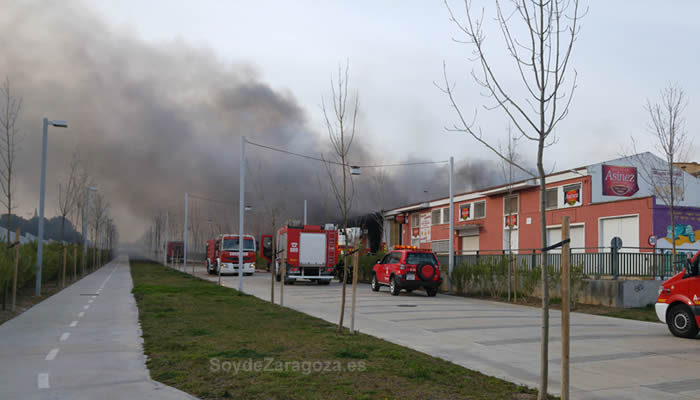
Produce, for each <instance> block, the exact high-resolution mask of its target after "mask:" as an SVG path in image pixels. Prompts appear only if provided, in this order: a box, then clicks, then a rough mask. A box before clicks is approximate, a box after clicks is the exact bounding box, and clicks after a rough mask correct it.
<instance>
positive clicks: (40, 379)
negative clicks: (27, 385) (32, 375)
mask: <svg viewBox="0 0 700 400" xmlns="http://www.w3.org/2000/svg"><path fill="white" fill-rule="evenodd" d="M36 386H37V387H38V388H39V389H48V388H50V387H51V386H49V374H48V373H46V372H41V373H39V375H37V377H36Z"/></svg>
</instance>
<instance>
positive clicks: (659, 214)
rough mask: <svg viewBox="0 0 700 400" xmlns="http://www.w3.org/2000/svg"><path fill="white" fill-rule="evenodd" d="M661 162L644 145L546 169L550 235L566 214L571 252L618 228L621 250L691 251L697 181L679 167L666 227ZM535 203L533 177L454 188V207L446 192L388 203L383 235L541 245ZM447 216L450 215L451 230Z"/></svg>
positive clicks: (697, 229) (467, 250)
mask: <svg viewBox="0 0 700 400" xmlns="http://www.w3.org/2000/svg"><path fill="white" fill-rule="evenodd" d="M667 170H668V169H667V168H666V167H665V163H664V161H663V160H661V159H660V158H658V157H656V156H654V155H652V154H650V153H643V154H640V155H637V156H633V157H626V158H621V159H617V160H611V161H607V162H603V163H598V164H593V165H589V166H585V167H581V168H576V169H572V170H567V171H563V172H557V173H553V174H550V175H548V176H547V177H546V180H545V182H546V187H547V192H546V198H545V202H546V205H547V207H546V208H547V235H548V242H549V243H550V244H551V243H554V242H557V241H559V240H560V238H561V220H562V217H563V216H565V215H567V216H569V218H570V221H571V240H572V242H571V247H572V251H574V252H598V251H609V246H610V241H611V239H612V238H613V237H616V236H617V237H620V238H621V239H622V241H623V246H624V248H623V250H622V251H625V250H627V251H640V249H641V251H653V250H654V249H657V250H661V251H667V250H668V249H669V248H670V247H671V245H672V240H676V245H677V247H678V248H679V249H680V250H681V251H687V252H694V251H697V249H698V248H700V240H696V233H697V234H700V207H699V206H700V181H699V180H698V179H697V178H695V177H694V176H693V175H691V174H688V173H687V172H685V171H683V170H680V169H678V170H677V171H676V172H675V173H674V178H675V181H676V182H680V184H679V185H678V186H677V187H676V191H677V192H676V193H677V196H676V197H677V198H678V199H679V200H677V201H676V208H677V212H676V219H675V220H676V224H677V226H676V231H675V232H671V228H670V213H669V209H668V207H667V206H666V205H665V204H664V203H663V201H662V200H661V198H660V197H658V196H656V193H657V192H658V191H659V190H667V191H668V190H670V189H669V187H668V181H669V179H667V178H668V175H669V173H668V172H667ZM664 174H665V175H664ZM664 177H665V178H664ZM664 185H666V186H665V187H664ZM674 186H676V185H674ZM539 207H540V191H539V185H538V181H537V180H536V179H529V180H525V181H520V182H515V183H513V184H510V185H501V186H497V187H492V188H488V189H483V190H477V191H473V192H469V193H462V194H458V195H455V196H454V210H453V213H452V215H450V212H449V198H447V197H445V198H440V199H435V200H432V201H427V202H424V203H419V204H414V205H409V206H405V207H399V208H396V209H393V210H389V211H388V212H386V213H385V224H384V231H385V236H384V240H385V241H386V242H387V243H388V244H389V246H393V245H398V244H408V245H415V246H419V247H421V248H432V249H433V251H435V252H438V253H446V252H448V251H449V245H448V243H449V242H448V239H449V235H450V234H453V235H454V250H455V251H456V252H457V254H474V252H476V251H477V250H478V251H480V252H484V253H485V252H487V251H502V250H503V249H508V248H511V249H514V251H515V252H517V251H518V250H516V249H519V250H520V251H529V250H531V249H539V248H540V247H541V243H540V223H539V221H540V219H539V218H540V215H539ZM450 217H452V218H454V221H455V223H454V228H455V229H454V232H452V233H450V231H449V218H450Z"/></svg>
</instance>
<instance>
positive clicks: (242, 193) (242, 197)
mask: <svg viewBox="0 0 700 400" xmlns="http://www.w3.org/2000/svg"><path fill="white" fill-rule="evenodd" d="M240 172H241V176H240V180H239V181H238V189H239V198H238V201H239V202H240V204H239V205H238V291H239V292H243V222H244V221H243V219H244V218H245V136H241V171H240Z"/></svg>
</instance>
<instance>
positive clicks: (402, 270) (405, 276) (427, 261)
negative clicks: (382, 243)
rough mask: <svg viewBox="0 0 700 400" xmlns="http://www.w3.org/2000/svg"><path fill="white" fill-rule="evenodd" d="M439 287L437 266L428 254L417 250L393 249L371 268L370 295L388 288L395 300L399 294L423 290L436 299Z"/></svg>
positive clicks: (396, 247)
mask: <svg viewBox="0 0 700 400" xmlns="http://www.w3.org/2000/svg"><path fill="white" fill-rule="evenodd" d="M441 284H442V277H441V276H440V263H439V262H438V260H437V257H436V256H435V253H433V252H432V251H431V250H425V249H419V248H417V247H416V246H394V248H393V249H392V250H391V251H390V252H389V253H387V254H386V255H385V256H384V258H382V259H381V260H377V263H376V264H375V265H374V267H373V268H372V285H371V287H372V291H374V292H378V291H379V288H380V287H381V286H389V292H390V293H391V294H392V295H394V296H398V295H399V293H400V292H401V290H406V291H407V292H412V291H414V290H415V289H423V290H425V293H426V294H427V295H428V296H431V297H432V296H435V295H436V294H437V292H438V290H439V289H440V285H441Z"/></svg>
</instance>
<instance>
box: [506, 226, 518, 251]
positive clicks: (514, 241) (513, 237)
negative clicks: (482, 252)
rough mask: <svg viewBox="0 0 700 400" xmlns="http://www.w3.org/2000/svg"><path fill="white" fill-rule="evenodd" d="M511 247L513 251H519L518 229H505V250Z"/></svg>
mask: <svg viewBox="0 0 700 400" xmlns="http://www.w3.org/2000/svg"><path fill="white" fill-rule="evenodd" d="M508 249H511V252H513V253H517V252H518V230H517V229H503V250H508Z"/></svg>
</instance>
